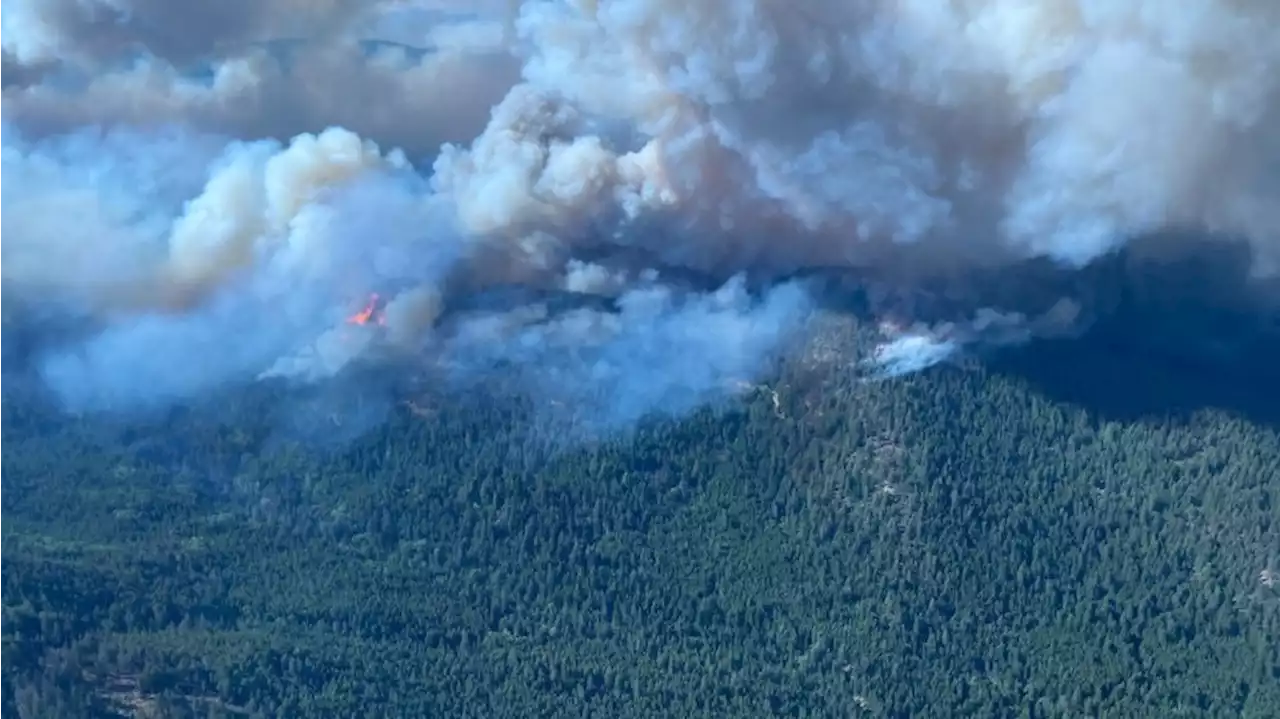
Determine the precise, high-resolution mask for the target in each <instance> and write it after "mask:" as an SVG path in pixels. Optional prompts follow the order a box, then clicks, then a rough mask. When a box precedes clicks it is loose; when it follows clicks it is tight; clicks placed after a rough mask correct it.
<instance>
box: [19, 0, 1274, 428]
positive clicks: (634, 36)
mask: <svg viewBox="0 0 1280 719" xmlns="http://www.w3.org/2000/svg"><path fill="white" fill-rule="evenodd" d="M3 20H4V22H3V28H4V55H3V63H4V67H3V76H4V90H3V92H4V98H3V99H4V103H3V116H4V128H3V144H4V156H3V172H4V176H5V178H4V179H6V180H8V182H7V183H5V184H6V186H7V187H8V192H7V193H5V194H4V195H3V210H4V212H3V240H4V242H3V264H2V267H3V279H4V291H5V296H6V299H8V300H9V301H10V306H11V307H14V306H16V307H19V308H30V307H40V308H42V310H41V311H42V313H46V314H47V313H48V312H50V311H56V312H57V313H60V314H62V315H63V316H65V317H74V318H77V321H78V322H80V323H81V325H80V326H81V329H79V330H77V332H76V333H75V334H74V336H73V338H72V339H70V340H64V341H61V342H60V343H57V344H55V345H50V348H46V350H45V351H44V352H43V354H42V355H41V358H40V360H39V362H40V367H41V373H42V376H43V377H44V379H45V380H46V381H47V382H48V383H49V384H50V386H52V387H53V388H54V389H55V390H56V391H57V393H58V394H59V396H60V397H61V398H62V399H63V400H64V401H66V402H67V403H68V404H69V405H70V406H72V407H74V408H78V409H86V408H87V409H115V408H129V407H139V406H149V405H150V406H154V405H163V404H167V403H173V402H180V401H184V400H187V399H191V398H195V397H200V396H204V395H209V394H211V393H213V392H215V391H216V390H218V389H219V388H222V387H225V386H228V385H230V384H232V383H236V382H243V381H248V380H252V379H254V378H271V377H284V378H290V379H293V380H298V381H306V382H314V381H320V380H325V379H326V378H330V377H333V376H335V375H337V374H339V373H341V372H342V371H343V370H344V368H347V367H348V366H350V365H352V364H353V363H366V362H367V363H376V362H383V361H385V362H395V363H398V364H403V363H410V364H416V365H420V366H422V367H424V368H426V367H429V368H431V369H432V371H433V372H435V373H436V375H435V376H437V377H439V380H440V381H442V382H447V381H456V380H458V379H459V378H471V379H474V378H475V377H477V376H488V375H491V374H493V373H500V372H510V373H514V376H519V377H520V378H521V383H522V386H523V387H524V389H525V390H527V391H530V392H533V393H534V394H535V396H537V397H539V398H541V400H542V401H545V402H547V403H548V404H556V405H568V406H571V407H572V408H573V411H574V412H576V413H580V414H585V415H587V416H589V417H591V418H592V420H591V421H593V422H596V423H603V425H604V426H606V427H615V426H616V427H622V426H626V425H629V424H632V423H634V422H635V421H636V420H638V419H639V418H641V417H644V416H646V415H648V414H650V413H653V412H667V413H681V412H686V411H689V410H691V409H693V408H696V407H698V406H702V405H704V404H706V403H711V402H715V401H716V400H717V399H719V398H721V397H725V396H728V395H730V394H732V393H733V392H734V391H735V390H734V388H735V387H738V386H740V385H741V384H742V383H744V382H749V381H750V380H751V379H752V378H753V377H754V376H756V375H758V374H760V373H763V372H767V371H769V369H770V368H771V367H774V366H775V363H776V362H778V361H781V360H782V359H785V358H786V357H787V356H788V355H789V353H794V352H797V351H802V349H801V348H802V347H803V346H804V343H805V341H806V331H807V330H806V328H807V327H808V326H809V323H808V320H809V318H810V317H811V316H812V315H813V313H814V312H816V311H818V310H819V309H821V306H822V295H823V293H822V292H821V291H819V290H817V289H815V287H816V285H817V284H820V283H818V282H816V281H814V280H813V276H814V275H815V273H826V274H835V275H841V276H845V277H855V278H857V280H856V282H857V284H858V286H859V288H860V292H862V293H863V294H864V295H865V297H866V298H867V301H866V304H867V307H868V308H869V309H868V311H869V312H870V313H871V314H872V315H874V316H875V317H876V318H878V319H880V320H883V322H884V325H883V326H884V327H885V334H886V335H887V336H888V339H889V340H890V341H891V342H890V344H887V345H886V346H885V347H883V348H882V349H881V350H880V351H879V352H878V353H877V354H876V355H875V356H874V357H873V358H872V360H871V361H872V363H873V364H876V363H878V364H876V366H877V367H878V369H877V370H876V371H878V372H881V373H884V374H889V375H892V374H897V373H902V372H909V371H915V370H917V369H920V368H922V367H924V366H927V365H929V364H932V363H935V362H937V361H941V360H942V359H944V358H945V357H947V356H949V355H950V354H951V353H952V352H954V351H957V350H958V349H959V348H962V347H966V346H996V345H1004V344H1010V343H1016V342H1023V341H1027V340H1029V339H1032V338H1034V337H1040V336H1045V335H1060V334H1064V333H1068V334H1069V333H1071V332H1073V331H1078V330H1079V329H1081V328H1082V327H1083V326H1084V325H1085V324H1086V323H1087V321H1088V320H1089V318H1091V317H1094V316H1096V315H1097V313H1098V312H1100V311H1105V304H1106V303H1105V302H1099V301H1098V297H1097V295H1098V290H1097V285H1096V283H1094V280H1095V279H1096V277H1097V276H1098V275H1100V274H1105V272H1106V270H1105V269H1099V268H1103V267H1104V266H1106V265H1107V263H1109V262H1111V261H1112V260H1113V259H1114V258H1115V257H1117V256H1119V255H1124V254H1125V253H1129V252H1131V251H1136V250H1135V248H1134V247H1133V246H1131V245H1130V243H1131V242H1132V241H1133V240H1134V238H1139V237H1145V238H1147V239H1146V240H1144V242H1143V244H1142V246H1141V252H1140V253H1139V254H1141V255H1142V256H1143V257H1145V258H1148V260H1151V261H1155V262H1159V261H1163V260H1165V259H1166V258H1169V257H1177V256H1181V254H1182V253H1183V250H1184V249H1185V248H1184V245H1183V244H1182V243H1180V242H1177V241H1174V240H1169V241H1167V242H1166V241H1165V240H1163V239H1162V238H1167V237H1181V236H1185V234H1186V233H1192V234H1195V235H1197V236H1200V237H1204V238H1208V239H1207V240H1206V241H1207V242H1210V243H1220V245H1221V247H1222V248H1223V250H1222V251H1223V252H1224V253H1226V252H1228V251H1231V252H1234V251H1235V249H1230V250H1228V249H1227V248H1229V247H1230V248H1235V247H1236V244H1233V243H1238V242H1243V243H1245V245H1246V246H1247V248H1248V252H1247V254H1248V256H1249V263H1250V267H1249V272H1250V274H1251V275H1253V276H1256V277H1259V278H1266V277H1270V276H1273V275H1274V274H1275V270H1276V267H1277V262H1278V261H1280V205H1277V204H1276V203H1275V202H1274V198H1276V197H1280V173H1277V172H1276V167H1277V166H1278V165H1277V163H1278V162H1280V133H1277V132H1276V131H1275V129H1274V128H1275V127H1277V126H1280V125H1278V124H1277V123H1278V122H1280V43H1277V42H1276V41H1275V38H1276V37H1277V34H1280V5H1277V4H1276V3H1274V2H1270V1H1269V0H1190V1H1188V2H1180V3H1167V2H1163V1H1158V0H1129V1H1111V2H1101V1H1095V0H951V1H950V2H937V1H929V2H924V1H920V2H916V1H903V0H896V1H890V0H843V1H837V0H808V1H803V0H800V1H797V0H791V1H789V2H781V1H780V0H730V1H727V2H712V1H710V0H707V1H702V0H696V1H691V0H680V1H679V2H676V1H675V0H561V1H552V0H525V1H523V2H520V1H516V0H512V1H511V2H502V3H498V2H494V3H489V4H484V3H461V2H454V3H450V2H447V1H446V0H436V1H435V2H412V1H399V2H397V1H391V0H387V1H384V2H376V1H373V0H369V1H366V2H356V1H355V0H325V1H323V2H315V1H310V0H309V1H307V2H302V1H301V0H255V1H254V2H244V1H242V0H236V1H233V2H228V1H227V0H216V1H215V0H192V1H191V2H184V3H180V4H175V3H173V2H169V1H162V0H56V1H46V0H14V1H13V2H10V3H9V4H7V5H5V6H4V9H3ZM392 31H394V32H392ZM1214 238H1228V239H1222V240H1218V239H1214ZM1046 278H1049V280H1050V281H1045V279H1046ZM938 288H942V289H938ZM938 306H945V307H949V308H951V311H950V314H949V315H948V314H947V312H943V313H942V315H940V316H935V315H936V314H937V313H936V312H935V311H934V310H935V309H936V308H937V307H938ZM22 311H28V310H22ZM22 311H17V310H12V311H6V313H5V315H6V325H8V324H9V322H10V318H11V317H14V316H16V315H15V314H14V313H15V312H18V314H19V315H21V314H22ZM85 328H87V329H85Z"/></svg>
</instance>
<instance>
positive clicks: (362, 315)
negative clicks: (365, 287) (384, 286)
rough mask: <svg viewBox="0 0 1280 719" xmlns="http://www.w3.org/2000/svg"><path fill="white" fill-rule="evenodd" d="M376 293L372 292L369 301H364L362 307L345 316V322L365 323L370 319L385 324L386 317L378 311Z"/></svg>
mask: <svg viewBox="0 0 1280 719" xmlns="http://www.w3.org/2000/svg"><path fill="white" fill-rule="evenodd" d="M378 299H379V298H378V293H376V292H374V293H373V294H371V295H369V301H368V302H366V303H365V305H364V309H362V310H360V311H359V312H357V313H355V314H354V315H351V316H350V317H348V318H347V324H352V325H366V324H369V322H370V321H375V322H377V323H378V324H380V325H381V324H386V318H385V317H383V316H382V313H381V312H379V311H378Z"/></svg>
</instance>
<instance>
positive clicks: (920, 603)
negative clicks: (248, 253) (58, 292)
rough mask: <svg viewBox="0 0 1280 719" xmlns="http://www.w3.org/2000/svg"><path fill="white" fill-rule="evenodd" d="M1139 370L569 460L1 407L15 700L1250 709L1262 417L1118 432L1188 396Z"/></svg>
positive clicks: (996, 371)
mask: <svg viewBox="0 0 1280 719" xmlns="http://www.w3.org/2000/svg"><path fill="white" fill-rule="evenodd" d="M1055 361H1058V362H1063V363H1065V364H1061V365H1059V366H1057V367H1056V368H1055V367H1053V366H1052V365H1053V362H1055ZM1089 361H1093V362H1094V364H1093V365H1089V364H1088V362H1089ZM1125 361H1126V360H1124V359H1123V358H1118V357H1108V356H1104V355H1098V356H1094V357H1093V358H1092V360H1091V359H1090V358H1089V357H1086V356H1084V355H1075V356H1070V357H1066V358H1061V357H1058V358H1057V359H1055V356H1054V355H1052V354H1041V355H1032V354H1027V353H1025V352H1023V353H1020V354H1015V355H1012V356H1010V357H1009V358H1006V359H997V360H995V361H993V362H991V363H988V364H985V365H982V366H977V365H974V366H968V367H965V368H956V367H949V368H941V369H935V370H932V371H929V372H927V373H924V374H921V375H916V376H912V377H907V378H902V379H898V380H894V381H886V382H872V383H860V382H857V381H854V380H853V379H852V378H849V377H844V376H842V375H841V374H840V373H838V372H836V373H832V372H825V373H815V372H813V371H805V370H802V369H799V368H794V367H793V368H791V369H789V370H788V371H787V372H786V373H784V374H783V375H782V376H780V377H775V378H773V379H772V380H770V381H769V382H768V384H767V385H765V386H762V387H760V388H759V389H758V391H756V392H755V393H754V394H752V395H750V396H749V397H747V398H746V399H745V400H744V401H743V402H742V403H741V404H738V405H733V406H730V407H728V408H723V409H717V410H715V411H712V410H705V411H703V412H701V413H699V414H696V415H694V416H692V417H688V418H685V419H683V420H681V421H678V422H654V423H650V424H647V425H645V426H643V427H642V428H640V429H639V430H638V431H637V433H636V434H635V435H634V436H629V437H620V438H617V439H616V440H613V441H609V442H602V443H596V444H589V445H582V446H574V447H570V448H568V449H563V448H561V449H559V450H557V451H545V450H546V448H545V447H544V446H543V445H541V444H538V443H535V442H532V441H530V440H529V438H528V436H527V434H528V433H527V432H526V431H525V429H524V428H527V427H529V426H530V424H529V423H530V421H531V420H530V417H529V411H530V408H529V407H527V406H522V405H520V404H519V403H517V402H508V401H498V400H493V401H483V400H479V399H475V400H473V401H471V402H468V403H467V404H466V405H465V406H464V405H458V404H456V403H453V402H452V400H449V401H446V400H444V399H441V398H434V399H433V398H432V397H419V398H416V399H415V400H414V403H413V404H412V405H407V404H406V405H401V406H399V407H398V408H397V409H396V411H394V412H393V413H392V416H391V417H390V419H389V420H388V422H387V423H386V424H385V425H383V426H381V427H379V428H377V429H376V430H375V431H373V432H370V433H367V434H365V435H364V436H362V437H360V438H358V439H356V440H353V441H351V442H348V443H345V444H340V445H328V446H322V447H316V446H312V445H299V444H296V443H294V442H292V441H291V440H289V439H288V437H286V436H282V435H281V433H280V432H279V431H278V428H276V427H274V426H272V424H271V422H270V421H269V417H270V416H271V413H270V412H268V411H265V410H263V411H259V409H260V405H259V404H256V403H264V404H263V405H261V406H262V407H265V406H266V405H265V403H268V402H269V401H270V400H269V398H267V397H265V396H258V394H257V393H260V392H263V390H261V389H258V390H252V391H248V390H246V393H245V395H244V396H243V397H238V398H234V399H232V398H228V399H227V400H226V401H227V402H228V403H230V405H231V406H230V408H229V409H226V411H224V412H220V413H209V412H204V411H199V410H186V411H181V412H178V411H175V412H173V413H171V414H170V415H169V416H166V417H164V418H155V419H152V420H149V421H145V422H143V421H137V422H133V423H123V422H121V421H119V420H108V419H106V418H83V419H79V420H76V419H71V418H65V417H59V416H57V415H55V414H54V413H52V412H51V411H50V410H49V409H48V408H47V407H45V406H44V405H43V404H42V403H41V402H40V401H39V400H38V399H33V398H31V397H25V396H22V395H19V394H18V393H17V390H13V391H9V390H8V389H6V397H5V403H4V426H3V431H4V434H3V448H4V466H3V469H4V473H3V482H4V486H3V513H4V522H3V551H4V555H3V559H4V564H3V599H4V639H3V640H4V677H3V702H4V703H3V711H4V712H5V713H6V716H22V717H85V716H112V715H119V714H124V715H137V716H171V717H178V716H263V717H342V716H405V717H486V718H488V717H552V716H564V717H570V716H572V717H582V716H599V717H620V718H621V717H698V716H732V717H745V716H789V717H851V716H854V717H856V716H866V717H945V716H981V717H1006V716H1007V717H1089V716H1106V717H1153V718H1155V717H1158V718H1160V719H1166V718H1167V717H1176V716H1196V717H1200V716H1214V717H1218V716H1221V717H1241V716H1243V717H1256V718H1262V717H1274V716H1276V715H1277V707H1280V586H1276V581H1277V579H1280V577H1277V574H1278V573H1280V496H1278V493H1280V430H1278V429H1277V426H1276V425H1274V424H1270V423H1268V421H1267V419H1266V418H1263V417H1259V416H1257V415H1254V414H1251V413H1249V412H1247V411H1245V410H1243V409H1241V408H1240V407H1239V406H1236V405H1232V404H1230V403H1221V405H1222V406H1217V407H1215V406H1209V405H1211V403H1209V402H1204V401H1201V402H1196V403H1190V402H1189V403H1187V404H1186V405H1184V406H1176V407H1175V406H1168V407H1160V406H1157V405H1153V404H1150V403H1147V404H1143V403H1141V402H1139V403H1138V404H1135V405H1131V406H1127V408H1125V409H1124V411H1120V410H1117V409H1116V407H1120V406H1121V405H1124V400H1125V396H1126V393H1141V392H1153V391H1155V390H1153V389H1152V388H1151V387H1142V386H1138V383H1139V381H1142V382H1147V383H1158V382H1166V383H1170V384H1169V385H1166V387H1165V389H1166V390H1167V391H1168V392H1169V393H1174V388H1172V387H1171V384H1172V383H1176V382H1180V381H1183V380H1184V379H1185V377H1179V376H1178V375H1176V374H1169V375H1167V376H1166V375H1162V374H1160V373H1159V372H1154V371H1152V370H1151V369H1150V368H1149V367H1148V368H1146V369H1144V370H1142V371H1137V372H1127V371H1124V372H1120V371H1117V372H1116V373H1113V374H1108V373H1107V372H1108V369H1109V368H1110V369H1114V368H1116V367H1120V366H1122V365H1123V364H1124V362H1125ZM1086 370H1087V372H1086ZM1179 371H1180V370H1179ZM1186 371H1187V372H1191V371H1192V370H1186ZM1196 371H1198V370H1196ZM1169 372H1171V373H1172V372H1175V370H1169ZM1139 378H1141V380H1140V379H1139ZM1050 379H1052V384H1053V386H1049V384H1050V383H1049V380H1050ZM1108 380H1110V381H1114V382H1117V383H1122V384H1116V385H1114V386H1102V387H1099V386H1098V383H1099V382H1104V381H1108ZM1073 382H1075V383H1076V384H1078V385H1079V386H1075V387H1074V388H1073V386H1072V383H1073ZM6 387H8V385H6ZM1174 394H1176V393H1174ZM1174 394H1169V396H1174ZM1143 396H1145V395H1143ZM1088 398H1095V399H1099V398H1109V399H1110V400H1111V401H1112V402H1113V404H1114V405H1115V406H1104V404H1102V403H1101V402H1100V401H1099V402H1094V401H1092V400H1089V399H1088ZM1201 399H1203V398H1201ZM11 712H12V713H11Z"/></svg>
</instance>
